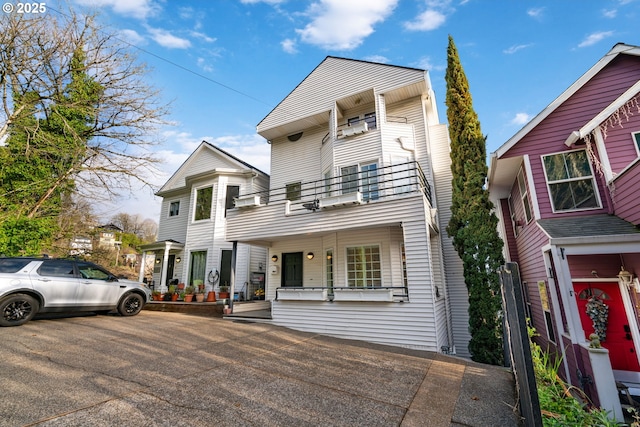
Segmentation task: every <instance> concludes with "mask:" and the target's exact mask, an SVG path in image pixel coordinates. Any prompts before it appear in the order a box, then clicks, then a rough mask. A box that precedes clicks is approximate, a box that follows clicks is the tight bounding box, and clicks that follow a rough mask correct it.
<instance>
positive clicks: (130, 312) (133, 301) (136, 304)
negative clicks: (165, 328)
mask: <svg viewBox="0 0 640 427" xmlns="http://www.w3.org/2000/svg"><path fill="white" fill-rule="evenodd" d="M142 307H144V299H143V298H142V295H140V294H137V293H135V292H132V293H130V294H126V295H125V296H124V297H123V298H122V301H120V304H118V313H120V315H121V316H135V315H136V314H138V313H140V311H141V310H142Z"/></svg>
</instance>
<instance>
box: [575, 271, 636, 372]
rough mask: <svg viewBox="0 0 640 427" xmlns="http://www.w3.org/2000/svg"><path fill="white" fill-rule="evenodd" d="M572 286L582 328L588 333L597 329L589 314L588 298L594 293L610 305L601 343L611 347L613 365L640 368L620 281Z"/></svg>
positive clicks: (628, 368)
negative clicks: (604, 335)
mask: <svg viewBox="0 0 640 427" xmlns="http://www.w3.org/2000/svg"><path fill="white" fill-rule="evenodd" d="M573 289H574V295H575V297H576V300H577V302H578V311H579V312H580V321H581V322H582V328H583V329H584V332H585V335H586V336H587V337H589V335H590V334H592V333H593V332H594V330H593V321H592V320H591V318H590V317H589V315H588V314H587V302H588V301H589V298H590V297H591V296H592V295H593V296H594V297H596V298H598V299H600V301H602V302H604V303H605V304H606V305H607V306H609V315H608V321H607V330H606V338H605V340H604V341H602V343H601V344H602V346H603V347H604V348H606V349H607V350H609V358H610V359H611V367H612V368H613V369H616V370H621V371H635V372H638V371H640V364H638V356H637V354H636V349H635V346H634V344H633V338H632V335H631V328H630V325H629V321H628V320H627V313H626V312H625V310H624V304H623V303H622V295H621V294H620V287H619V285H618V282H610V283H602V282H594V283H584V282H579V283H574V284H573Z"/></svg>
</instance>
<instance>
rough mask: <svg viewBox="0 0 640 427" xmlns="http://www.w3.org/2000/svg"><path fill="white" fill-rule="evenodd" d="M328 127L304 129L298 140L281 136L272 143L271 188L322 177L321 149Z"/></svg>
mask: <svg viewBox="0 0 640 427" xmlns="http://www.w3.org/2000/svg"><path fill="white" fill-rule="evenodd" d="M328 131H329V130H328V128H327V129H321V128H318V127H316V128H314V129H307V130H304V133H303V135H302V138H300V139H299V140H298V141H289V140H288V139H287V138H280V139H278V140H277V141H273V142H272V144H271V188H272V189H274V188H284V187H285V186H286V185H287V184H290V183H294V182H309V181H315V180H319V179H321V178H322V172H323V170H322V164H321V161H320V156H321V153H320V150H321V148H322V138H323V137H324V136H325V135H326V134H327V132H328Z"/></svg>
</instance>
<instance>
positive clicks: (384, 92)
mask: <svg viewBox="0 0 640 427" xmlns="http://www.w3.org/2000/svg"><path fill="white" fill-rule="evenodd" d="M258 133H259V134H260V135H262V136H263V137H264V138H266V139H267V140H268V141H269V143H270V144H271V179H270V186H269V191H268V192H260V191H256V190H253V191H241V192H240V195H239V197H238V198H237V201H236V208H235V209H233V210H230V211H229V212H228V213H227V230H226V238H225V240H227V241H232V242H239V243H240V244H247V245H248V244H251V245H261V246H262V247H264V248H268V251H269V254H268V268H267V276H266V298H267V300H269V301H271V315H272V322H273V323H274V324H277V325H282V326H286V327H289V328H294V329H298V330H304V331H309V332H317V333H322V334H328V335H333V336H337V337H343V338H350V339H359V340H364V341H369V342H377V343H383V344H390V345H396V346H402V347H408V348H416V349H424V350H431V351H446V352H451V353H453V352H455V353H456V354H458V355H461V356H469V353H468V349H467V346H468V341H469V333H468V314H467V309H468V298H467V289H466V286H465V284H464V280H463V275H462V264H461V261H460V260H459V258H458V256H457V254H456V253H455V250H454V249H453V246H452V244H451V241H450V239H449V238H448V237H447V235H446V232H445V231H444V230H445V227H446V225H447V222H448V220H449V216H450V211H449V206H450V202H451V172H450V158H449V139H448V133H447V128H446V126H445V125H444V124H440V123H439V119H438V113H437V109H436V100H435V95H434V93H433V90H432V87H431V82H430V79H429V76H428V73H427V72H426V71H425V70H421V69H416V68H408V67H399V66H393V65H387V64H378V63H372V62H366V61H359V60H352V59H344V58H337V57H331V56H329V57H327V58H326V59H325V60H324V61H323V62H322V63H320V65H318V66H317V67H316V68H315V69H314V70H313V71H312V72H311V74H309V75H308V76H307V77H306V78H305V79H304V80H303V81H302V82H301V83H300V84H299V85H298V86H296V87H295V89H294V90H293V91H292V92H291V93H290V94H289V95H288V96H287V97H286V98H284V99H283V100H282V101H281V102H280V103H279V104H278V105H277V106H276V107H275V108H274V109H273V110H272V111H271V112H270V113H269V114H268V115H267V116H266V117H265V118H264V119H263V120H262V121H261V122H260V123H259V124H258ZM238 283H239V282H238ZM237 286H238V285H236V287H237Z"/></svg>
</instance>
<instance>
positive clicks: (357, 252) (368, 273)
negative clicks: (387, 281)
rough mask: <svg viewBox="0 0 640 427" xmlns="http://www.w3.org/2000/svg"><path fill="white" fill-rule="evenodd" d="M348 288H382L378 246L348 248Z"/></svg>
mask: <svg viewBox="0 0 640 427" xmlns="http://www.w3.org/2000/svg"><path fill="white" fill-rule="evenodd" d="M347 286H349V287H352V288H355V287H380V286H382V270H381V262H380V247H379V246H378V245H372V246H354V247H348V248H347Z"/></svg>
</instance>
